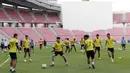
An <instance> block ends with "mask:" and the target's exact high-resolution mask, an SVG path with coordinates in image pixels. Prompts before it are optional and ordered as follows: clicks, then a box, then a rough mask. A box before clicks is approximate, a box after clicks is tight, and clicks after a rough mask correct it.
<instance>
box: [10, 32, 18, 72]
mask: <svg viewBox="0 0 130 73" xmlns="http://www.w3.org/2000/svg"><path fill="white" fill-rule="evenodd" d="M17 37H18V35H17V34H14V35H13V38H12V39H11V40H10V41H9V44H8V49H9V54H10V57H11V62H10V71H11V73H15V68H16V62H17V54H16V52H17V49H18V40H17Z"/></svg>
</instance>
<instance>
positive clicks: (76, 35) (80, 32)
mask: <svg viewBox="0 0 130 73" xmlns="http://www.w3.org/2000/svg"><path fill="white" fill-rule="evenodd" d="M72 32H73V33H74V35H75V37H76V38H77V40H78V41H80V39H81V38H83V36H84V35H85V34H87V32H85V31H81V30H72Z"/></svg>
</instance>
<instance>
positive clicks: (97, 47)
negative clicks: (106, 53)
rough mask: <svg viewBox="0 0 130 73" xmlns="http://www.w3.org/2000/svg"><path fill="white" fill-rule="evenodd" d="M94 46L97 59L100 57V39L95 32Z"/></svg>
mask: <svg viewBox="0 0 130 73" xmlns="http://www.w3.org/2000/svg"><path fill="white" fill-rule="evenodd" d="M94 47H95V54H96V51H98V59H101V57H100V47H101V39H100V37H99V34H96V38H95V39H94Z"/></svg>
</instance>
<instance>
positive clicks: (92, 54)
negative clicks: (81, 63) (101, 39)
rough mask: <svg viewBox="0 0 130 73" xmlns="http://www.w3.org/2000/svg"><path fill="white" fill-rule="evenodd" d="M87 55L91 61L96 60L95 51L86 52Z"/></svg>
mask: <svg viewBox="0 0 130 73" xmlns="http://www.w3.org/2000/svg"><path fill="white" fill-rule="evenodd" d="M86 54H87V58H88V59H89V58H90V57H91V59H94V55H95V54H94V51H93V50H90V51H86Z"/></svg>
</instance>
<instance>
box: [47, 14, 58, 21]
mask: <svg viewBox="0 0 130 73" xmlns="http://www.w3.org/2000/svg"><path fill="white" fill-rule="evenodd" d="M47 16H48V19H49V23H56V22H60V18H59V16H58V14H57V13H47Z"/></svg>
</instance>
